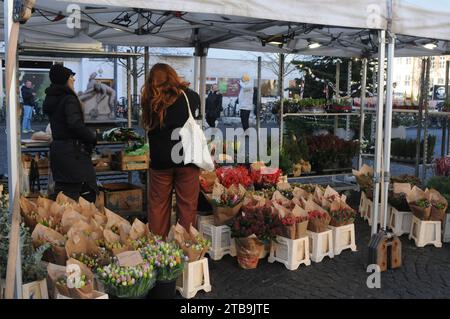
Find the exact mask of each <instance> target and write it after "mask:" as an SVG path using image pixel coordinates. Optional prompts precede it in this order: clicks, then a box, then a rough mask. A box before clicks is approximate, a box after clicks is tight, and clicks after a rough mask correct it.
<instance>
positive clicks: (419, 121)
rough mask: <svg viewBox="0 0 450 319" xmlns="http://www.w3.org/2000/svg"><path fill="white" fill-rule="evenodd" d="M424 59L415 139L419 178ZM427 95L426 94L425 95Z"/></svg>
mask: <svg viewBox="0 0 450 319" xmlns="http://www.w3.org/2000/svg"><path fill="white" fill-rule="evenodd" d="M425 68H426V64H425V59H422V69H421V71H420V97H419V114H418V117H417V138H416V177H419V175H420V172H419V165H420V140H421V139H422V111H423V99H424V87H425ZM425 94H427V93H425Z"/></svg>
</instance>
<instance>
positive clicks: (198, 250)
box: [168, 223, 211, 262]
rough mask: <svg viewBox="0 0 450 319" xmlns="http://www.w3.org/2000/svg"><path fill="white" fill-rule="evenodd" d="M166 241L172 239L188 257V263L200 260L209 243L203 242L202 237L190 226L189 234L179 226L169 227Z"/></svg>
mask: <svg viewBox="0 0 450 319" xmlns="http://www.w3.org/2000/svg"><path fill="white" fill-rule="evenodd" d="M168 239H169V240H171V239H174V240H175V242H176V243H177V244H178V246H180V248H181V249H182V250H183V252H184V254H185V255H186V256H187V257H188V261H189V262H193V261H197V260H200V259H202V258H203V257H204V256H205V254H206V252H207V251H208V249H209V247H210V246H211V243H210V241H208V240H205V239H204V238H203V236H202V235H201V234H200V233H199V232H198V231H197V230H196V229H195V228H194V227H193V226H192V225H190V228H189V232H188V231H187V230H186V229H185V228H184V227H183V226H181V225H180V224H178V223H177V224H176V225H174V226H172V227H171V229H170V232H169V236H168Z"/></svg>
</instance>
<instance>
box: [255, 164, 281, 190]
mask: <svg viewBox="0 0 450 319" xmlns="http://www.w3.org/2000/svg"><path fill="white" fill-rule="evenodd" d="M250 171H251V172H250V176H251V179H252V181H253V185H254V186H255V188H258V189H261V188H267V187H272V186H276V185H277V183H278V182H279V179H280V176H281V174H282V171H281V169H279V168H274V167H266V166H258V167H254V166H252V168H251V169H250Z"/></svg>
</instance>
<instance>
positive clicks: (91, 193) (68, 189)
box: [53, 182, 97, 203]
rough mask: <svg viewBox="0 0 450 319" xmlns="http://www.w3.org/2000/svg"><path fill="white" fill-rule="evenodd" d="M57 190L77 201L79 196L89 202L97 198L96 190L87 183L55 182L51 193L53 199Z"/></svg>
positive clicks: (57, 192) (93, 201)
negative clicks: (53, 190)
mask: <svg viewBox="0 0 450 319" xmlns="http://www.w3.org/2000/svg"><path fill="white" fill-rule="evenodd" d="M59 192H63V194H64V195H66V196H68V197H70V198H72V199H73V200H76V201H78V200H79V199H80V196H81V197H83V198H84V199H85V200H87V201H88V202H91V203H95V200H96V198H97V191H96V189H94V188H93V187H92V186H90V185H89V184H88V183H62V182H55V193H54V194H53V197H54V198H53V199H56V196H57V195H58V194H59Z"/></svg>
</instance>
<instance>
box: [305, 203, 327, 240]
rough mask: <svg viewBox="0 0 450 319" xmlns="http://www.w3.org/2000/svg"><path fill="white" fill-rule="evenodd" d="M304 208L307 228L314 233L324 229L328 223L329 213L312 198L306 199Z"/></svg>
mask: <svg viewBox="0 0 450 319" xmlns="http://www.w3.org/2000/svg"><path fill="white" fill-rule="evenodd" d="M305 210H306V212H307V213H308V220H309V222H308V230H309V231H312V232H316V233H321V232H324V231H326V230H327V229H328V228H327V226H328V224H329V223H330V220H331V218H330V215H329V214H328V213H327V211H326V210H324V209H323V208H322V207H320V206H319V205H317V204H316V203H315V202H314V201H313V200H311V199H309V200H307V201H306V205H305Z"/></svg>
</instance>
